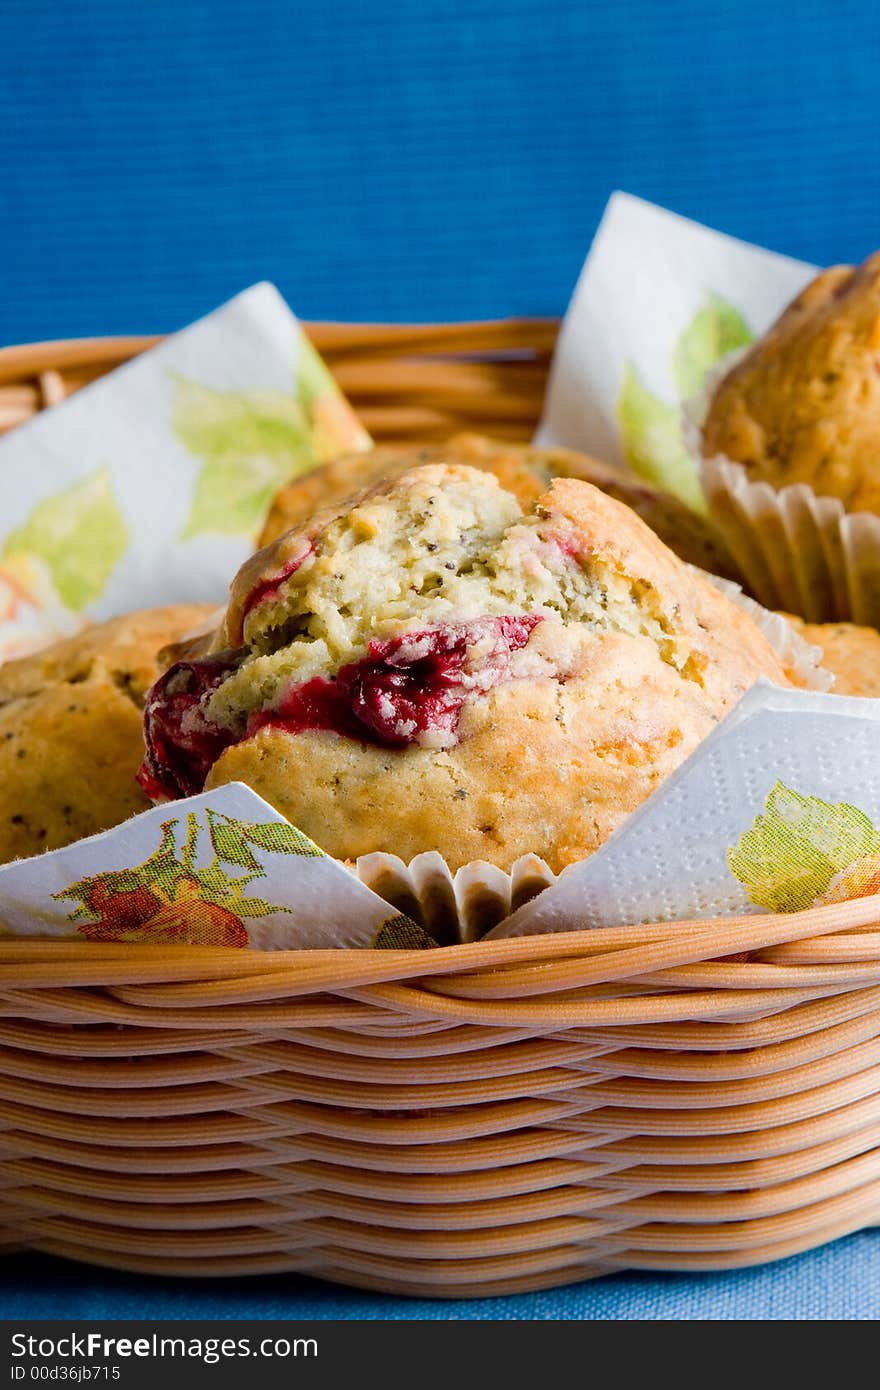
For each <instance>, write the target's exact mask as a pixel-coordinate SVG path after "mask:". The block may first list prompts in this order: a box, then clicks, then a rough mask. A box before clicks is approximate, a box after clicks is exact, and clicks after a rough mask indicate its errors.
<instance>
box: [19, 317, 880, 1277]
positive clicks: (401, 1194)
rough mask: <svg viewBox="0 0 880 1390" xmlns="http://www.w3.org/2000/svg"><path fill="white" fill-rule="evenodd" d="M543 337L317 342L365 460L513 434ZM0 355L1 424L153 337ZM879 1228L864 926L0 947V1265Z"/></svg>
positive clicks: (635, 1241) (733, 1250) (380, 1272)
mask: <svg viewBox="0 0 880 1390" xmlns="http://www.w3.org/2000/svg"><path fill="white" fill-rule="evenodd" d="M554 335H555V325H554V324H552V323H547V322H537V323H536V322H521V321H518V322H511V323H497V324H477V325H467V326H450V327H443V328H407V327H401V328H373V327H366V326H361V327H346V326H342V325H322V326H319V327H317V328H316V329H315V330H314V337H315V340H316V342H317V344H318V346H319V348H320V349H321V351H322V352H323V353H324V354H325V356H326V358H327V360H328V361H329V362H330V364H331V366H332V367H333V369H334V371H335V372H336V374H337V376H338V378H339V381H340V382H341V384H342V386H343V388H344V390H345V391H346V392H347V394H348V395H349V397H350V399H351V400H352V401H353V402H354V404H355V405H356V406H357V408H358V410H359V411H360V413H361V415H362V417H363V419H364V421H365V423H366V424H367V426H368V428H369V429H370V430H371V431H372V432H373V433H374V435H375V436H376V437H377V438H406V437H408V436H418V437H420V438H425V437H432V436H433V437H438V436H442V435H445V434H447V433H449V432H450V431H451V430H455V429H460V428H475V429H480V430H483V431H485V432H488V433H494V434H503V435H507V436H509V437H517V438H518V437H527V436H528V435H529V433H530V432H531V429H532V427H533V425H534V422H535V419H536V418H537V414H538V411H539V408H540V402H541V397H542V392H543V388H544V381H545V377H546V370H547V363H548V359H549V353H550V351H551V349H552V344H553V339H554ZM151 341H153V340H148V339H125V340H112V341H103V342H101V341H98V342H95V341H89V342H80V343H53V344H47V345H39V346H34V347H27V348H20V349H7V350H6V351H5V352H0V425H2V426H5V427H7V428H8V427H11V426H12V425H15V424H17V423H19V422H20V421H21V420H24V419H26V418H27V417H28V416H29V415H31V414H32V413H33V412H34V411H36V410H38V409H40V408H41V407H42V406H45V405H52V404H54V403H55V402H56V401H58V400H60V399H62V398H63V397H64V396H65V395H66V394H68V393H69V392H70V391H71V390H75V389H76V388H77V387H78V386H80V385H82V384H83V383H84V382H86V381H89V380H91V379H93V378H94V377H96V376H99V375H101V373H103V372H105V371H106V370H108V369H109V368H110V367H112V366H115V365H116V364H117V363H118V362H120V361H122V360H124V359H125V358H127V357H130V356H132V355H133V354H135V353H136V352H138V351H140V350H142V349H143V348H144V347H146V346H148V345H149V343H150V342H151ZM874 1221H880V910H878V906H877V904H876V902H875V901H874V900H872V899H862V900H859V901H855V902H850V903H845V904H842V905H839V906H833V907H825V908H821V909H817V910H814V911H810V912H804V913H799V914H794V915H791V916H761V917H749V918H745V919H734V920H728V921H718V920H716V921H707V922H689V923H676V924H673V925H657V926H642V927H620V928H612V929H608V930H603V931H595V932H585V933H573V934H565V935H556V936H545V937H536V938H531V939H529V938H522V939H516V940H510V941H502V942H483V943H477V944H472V945H468V946H457V947H450V948H447V949H445V950H437V951H433V952H430V953H425V952H422V951H410V952H404V951H402V952H392V951H383V952H378V951H372V952H371V951H342V950H340V951H309V952H295V951H289V952H279V953H277V954H266V955H263V954H257V953H253V954H249V953H244V952H236V951H221V950H208V949H201V948H191V949H181V948H176V949H165V948H161V947H146V946H123V945H116V946H111V945H107V946H105V945H98V944H96V943H89V942H82V943H81V942H71V941H21V940H18V941H15V940H6V941H0V1248H4V1249H8V1250H12V1249H25V1248H26V1249H35V1250H42V1251H47V1252H50V1253H53V1254H58V1255H63V1256H67V1257H69V1258H72V1259H76V1260H81V1261H85V1262H89V1263H96V1264H101V1265H105V1266H110V1267H116V1268H120V1269H127V1270H137V1271H143V1272H146V1273H150V1274H162V1275H178V1276H184V1277H188V1276H196V1275H224V1276H241V1275H245V1274H256V1273H266V1272H270V1271H280V1270H297V1271H302V1272H305V1273H309V1274H312V1275H317V1276H320V1277H322V1278H325V1279H333V1280H337V1281H339V1282H343V1283H348V1284H355V1285H360V1286H363V1287H367V1288H372V1289H380V1290H388V1291H394V1292H398V1293H404V1294H414V1295H417V1294H422V1295H443V1296H447V1297H455V1296H464V1295H479V1294H499V1293H507V1292H514V1291H518V1290H525V1289H537V1288H544V1287H548V1286H550V1285H554V1284H563V1283H568V1282H570V1281H572V1280H576V1279H584V1278H588V1277H591V1276H595V1275H600V1274H607V1273H610V1272H612V1271H617V1270H621V1269H632V1268H637V1269H663V1270H712V1269H730V1268H733V1267H737V1266H741V1265H748V1264H755V1263H758V1262H761V1261H765V1260H773V1259H778V1258H780V1257H782V1256H785V1255H789V1254H792V1253H794V1252H796V1251H800V1250H805V1249H808V1248H810V1247H811V1246H815V1245H819V1244H821V1243H823V1242H825V1241H828V1240H831V1239H833V1238H834V1237H836V1236H839V1235H842V1234H844V1233H846V1232H849V1231H853V1230H856V1229H858V1228H859V1227H862V1226H865V1225H868V1224H871V1223H872V1222H874Z"/></svg>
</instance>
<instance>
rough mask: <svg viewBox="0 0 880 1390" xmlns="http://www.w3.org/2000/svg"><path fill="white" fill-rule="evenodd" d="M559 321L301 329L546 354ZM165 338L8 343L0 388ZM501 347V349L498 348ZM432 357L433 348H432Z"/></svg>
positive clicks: (390, 342) (402, 344)
mask: <svg viewBox="0 0 880 1390" xmlns="http://www.w3.org/2000/svg"><path fill="white" fill-rule="evenodd" d="M560 322H561V320H560V319H559V318H558V317H554V316H552V315H519V316H511V317H508V318H493V319H468V320H460V321H459V320H450V321H448V322H444V323H430V322H418V323H410V322H406V323H389V324H386V323H375V322H369V321H366V320H365V321H362V322H349V321H346V320H343V319H313V320H309V319H304V320H302V326H303V328H304V329H305V330H306V332H307V333H308V334H309V335H310V336H311V337H313V338H314V340H315V342H316V344H317V345H318V346H319V347H320V348H321V349H322V350H327V349H328V348H329V349H331V350H332V349H334V348H336V349H340V350H345V349H349V350H351V349H354V348H363V347H365V346H367V345H372V343H373V341H374V340H375V339H376V338H378V339H379V344H380V345H381V346H382V347H386V348H389V349H399V348H407V347H409V346H412V347H413V348H416V347H418V346H420V345H421V346H424V345H425V344H426V343H427V342H428V341H429V340H430V341H431V342H432V343H433V344H437V340H438V338H439V340H440V343H439V346H440V347H441V348H442V346H443V340H444V339H446V338H449V339H450V340H453V341H454V340H455V339H457V338H458V337H460V336H461V335H462V334H473V335H474V336H475V337H480V338H487V339H489V340H490V341H491V340H492V339H493V338H496V337H497V338H498V339H501V338H503V337H504V336H507V335H509V334H510V333H511V332H514V331H517V330H521V331H532V332H534V333H535V334H536V335H537V337H538V344H539V346H540V345H543V344H544V340H546V346H547V348H548V350H549V348H550V347H552V343H553V341H554V340H555V336H556V332H557V329H558V327H559V324H560ZM168 336H169V335H168V334H166V333H144V334H109V335H102V334H98V335H93V336H84V337H76V338H46V339H37V340H35V341H32V342H27V343H11V344H7V345H5V346H3V347H0V385H6V384H8V383H9V382H12V381H15V380H17V379H19V378H20V377H22V376H28V375H38V374H39V373H40V372H43V371H57V370H58V369H59V368H62V367H69V366H73V365H76V366H86V365H90V364H97V363H103V362H110V361H120V362H121V361H125V360H127V359H128V358H130V357H136V356H137V355H138V354H139V353H141V352H146V351H147V349H148V348H151V347H156V345H157V344H158V343H161V342H163V341H164V340H165V338H166V337H168ZM499 346H500V343H499ZM435 351H436V347H435Z"/></svg>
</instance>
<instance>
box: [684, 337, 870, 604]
mask: <svg viewBox="0 0 880 1390" xmlns="http://www.w3.org/2000/svg"><path fill="white" fill-rule="evenodd" d="M742 356H743V353H742V351H737V352H736V353H732V354H731V355H730V356H729V357H727V358H726V359H725V360H724V361H723V362H721V363H719V365H718V366H717V367H716V368H715V369H714V370H713V371H712V373H711V374H710V375H709V377H708V378H707V380H706V383H705V385H704V388H703V390H702V391H701V392H700V394H699V396H697V397H695V398H694V399H693V400H691V401H688V402H687V403H686V404H685V406H684V428H685V438H686V440H687V443H688V447H689V449H690V451H691V453H692V455H693V457H694V460H695V462H696V465H697V468H698V469H699V473H700V477H701V480H702V484H703V491H704V493H705V496H706V502H707V505H708V509H709V515H710V517H711V519H712V521H713V523H714V524H715V526H716V527H717V529H718V531H719V532H720V533H721V536H722V539H723V540H724V541H725V543H726V545H727V547H728V549H729V550H730V553H731V555H732V556H733V558H734V560H735V561H736V564H737V566H738V568H739V570H740V572H741V574H742V576H743V579H744V581H745V583H746V585H747V587H748V588H749V590H750V591H751V593H752V594H754V596H755V598H756V599H757V600H758V601H759V603H761V604H762V605H763V606H764V607H765V608H769V609H778V608H783V609H785V610H786V611H787V612H789V613H796V614H797V615H798V616H799V617H801V618H805V619H806V620H807V621H808V622H811V623H828V622H851V623H861V624H862V625H863V626H865V627H880V517H877V516H874V515H873V514H872V513H870V512H848V511H847V510H846V508H845V507H844V505H843V503H842V502H841V501H840V500H839V498H836V497H820V496H818V495H817V493H815V492H814V491H813V489H812V488H811V487H810V486H809V485H808V484H807V483H792V484H790V485H789V486H788V487H783V488H774V487H773V486H772V485H771V484H770V483H767V482H755V481H753V480H752V479H750V478H749V476H748V474H747V472H746V470H745V468H744V467H743V465H742V464H741V463H737V462H736V461H735V460H733V459H730V458H727V457H726V456H725V455H724V454H717V455H715V456H713V457H711V458H707V457H704V454H703V422H704V420H705V418H706V414H707V411H708V407H709V402H710V401H711V399H712V396H713V394H714V392H715V388H716V387H717V386H718V384H719V383H720V382H721V380H722V379H723V378H724V377H725V376H726V375H727V373H728V372H729V371H730V369H731V367H732V366H734V365H735V363H736V362H737V361H738V360H739V359H740V358H741V357H742Z"/></svg>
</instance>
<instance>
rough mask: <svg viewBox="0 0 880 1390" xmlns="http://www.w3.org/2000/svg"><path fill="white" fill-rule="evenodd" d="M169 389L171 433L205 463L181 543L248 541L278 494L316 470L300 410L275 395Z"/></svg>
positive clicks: (181, 386)
mask: <svg viewBox="0 0 880 1390" xmlns="http://www.w3.org/2000/svg"><path fill="white" fill-rule="evenodd" d="M176 386H177V395H176V400H175V407H174V421H173V426H174V432H175V434H176V435H177V437H178V439H179V440H180V441H181V443H182V444H183V445H184V446H185V447H186V448H187V449H188V450H189V451H190V453H192V454H195V455H196V456H197V457H199V458H201V459H203V460H204V464H203V467H202V469H201V472H200V473H199V477H198V481H197V483H196V488H195V493H194V496H193V504H192V508H191V511H190V515H189V519H188V521H187V524H186V527H185V529H184V532H183V539H184V540H187V539H189V538H191V537H192V536H198V535H202V534H204V533H206V532H214V533H220V534H222V535H241V534H245V535H253V534H254V533H255V532H256V531H257V529H258V528H259V526H260V524H261V522H262V520H263V517H264V515H265V512H266V509H267V507H268V505H269V503H270V502H271V500H272V497H273V496H274V495H275V493H276V491H277V490H278V488H279V487H280V486H281V485H282V484H283V483H285V482H287V481H289V479H291V478H293V477H295V476H297V475H298V474H300V473H305V472H307V471H308V469H310V468H313V467H314V465H315V462H316V459H315V456H314V452H313V449H312V446H311V439H310V431H309V422H308V418H307V416H306V414H305V411H304V410H303V407H302V406H301V405H300V403H299V401H297V400H295V399H294V398H293V397H292V396H286V395H284V394H283V393H282V392H280V391H214V390H212V389H211V388H210V387H207V386H200V385H199V384H198V383H197V382H194V381H186V380H184V379H183V378H182V377H178V378H177V379H176Z"/></svg>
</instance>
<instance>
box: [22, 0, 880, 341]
mask: <svg viewBox="0 0 880 1390" xmlns="http://www.w3.org/2000/svg"><path fill="white" fill-rule="evenodd" d="M0 54H2V55H3V70H2V81H0V132H2V138H0V266H2V270H3V293H2V295H0V342H15V341H24V340H29V339H35V338H49V337H64V336H70V335H77V334H92V333H133V332H151V331H159V330H164V329H170V328H175V327H178V326H180V325H181V324H183V323H185V322H187V321H189V320H190V319H192V318H194V317H196V316H197V315H199V314H201V313H204V312H205V311H206V310H208V309H210V308H213V307H214V306H215V305H216V304H217V303H219V302H220V301H221V300H223V299H225V298H227V297H228V296H229V295H231V294H233V293H234V292H235V291H236V290H239V289H241V288H242V287H243V286H244V285H245V284H248V283H250V282H252V281H255V280H259V279H262V278H267V279H270V280H273V281H274V282H275V283H276V284H277V285H278V286H279V288H280V289H281V291H282V292H283V293H284V295H285V296H286V297H287V299H288V300H289V302H290V303H291V305H292V306H293V307H294V309H295V310H296V311H297V312H298V313H299V314H300V315H302V316H303V317H309V318H318V317H326V318H333V317H335V318H340V319H377V320H383V319H400V318H411V319H457V318H480V317H487V316H490V315H495V314H507V313H524V314H528V313H557V312H558V311H560V310H561V309H562V308H563V307H564V305H565V302H566V299H567V297H568V294H569V292H570V290H571V288H572V286H573V284H574V280H575V278H576V275H577V272H578V270H579V269H580V265H581V263H582V261H583V258H584V255H585V252H586V250H587V247H588V245H589V241H590V238H591V236H592V233H593V230H594V228H595V226H596V223H597V220H598V217H599V215H600V213H601V210H602V207H603V205H604V203H605V200H606V198H607V196H608V193H609V192H610V191H611V189H613V188H625V189H628V190H629V191H630V192H632V193H637V194H640V195H641V196H643V197H646V198H649V199H652V200H653V201H655V202H660V203H663V204H665V205H667V206H668V207H671V208H674V209H675V210H676V211H678V212H682V213H685V214H687V215H689V216H693V217H696V218H698V219H700V220H702V221H705V222H708V223H710V224H712V225H713V226H716V227H719V228H721V229H722V230H724V231H728V232H732V233H735V234H737V235H740V236H743V237H746V238H747V239H749V240H751V241H757V242H761V243H762V244H765V245H767V246H771V247H773V248H775V249H778V250H782V251H787V252H789V253H790V254H792V255H794V256H800V257H802V258H804V259H805V260H808V261H815V262H828V261H829V260H832V261H833V260H852V259H855V258H861V257H862V256H864V255H865V254H866V253H867V252H868V251H870V250H872V249H873V248H874V246H875V245H876V244H877V243H878V242H880V179H878V178H877V107H878V101H877V97H878V90H877V88H878V73H880V7H878V6H877V5H876V3H874V0H799V3H798V4H797V5H796V6H793V5H790V4H784V3H781V0H715V3H713V4H706V3H705V0H664V3H663V4H658V3H656V0H611V3H608V0H601V3H598V2H597V0H551V3H549V4H548V3H542V0H432V3H430V4H426V3H425V0H333V3H332V4H324V5H321V4H308V5H306V4H303V3H300V4H297V3H296V0H261V3H260V4H259V5H257V6H251V5H246V4H242V3H241V0H151V2H150V3H149V4H144V3H143V0H87V2H86V0H67V3H66V4H64V5H58V4H57V3H56V0H29V3H28V4H27V5H16V4H15V3H14V0H0Z"/></svg>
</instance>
